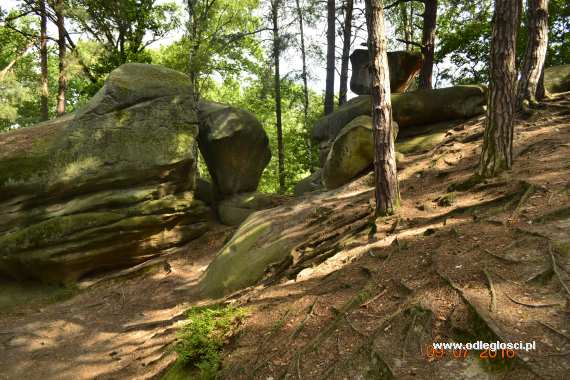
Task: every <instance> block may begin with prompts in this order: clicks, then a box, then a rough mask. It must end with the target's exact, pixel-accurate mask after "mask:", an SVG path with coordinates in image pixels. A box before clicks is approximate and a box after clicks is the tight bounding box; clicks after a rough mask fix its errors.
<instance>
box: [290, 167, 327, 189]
mask: <svg viewBox="0 0 570 380" xmlns="http://www.w3.org/2000/svg"><path fill="white" fill-rule="evenodd" d="M323 163H324V162H323ZM322 188H323V183H322V171H321V169H319V170H316V171H315V172H314V173H313V174H311V175H310V176H308V177H305V178H303V179H302V180H300V181H299V182H298V183H297V184H296V185H295V187H294V188H293V194H294V195H295V196H296V197H299V196H301V195H303V194H306V193H310V192H312V191H317V190H321V189H322Z"/></svg>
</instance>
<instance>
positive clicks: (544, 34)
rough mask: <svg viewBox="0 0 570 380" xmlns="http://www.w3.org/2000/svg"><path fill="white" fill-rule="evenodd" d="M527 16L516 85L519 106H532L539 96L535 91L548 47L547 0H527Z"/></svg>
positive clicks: (537, 89) (537, 87)
mask: <svg viewBox="0 0 570 380" xmlns="http://www.w3.org/2000/svg"><path fill="white" fill-rule="evenodd" d="M527 17H528V40H527V44H526V50H525V55H524V61H523V66H522V70H521V78H520V80H519V85H518V98H517V106H518V107H519V108H524V107H525V105H526V104H527V103H528V105H531V106H532V105H534V104H536V103H537V98H539V97H538V96H537V93H538V92H539V82H540V77H541V73H542V70H543V66H544V62H545V60H546V49H547V47H548V0H528V2H527ZM541 92H542V91H541ZM540 95H542V94H540Z"/></svg>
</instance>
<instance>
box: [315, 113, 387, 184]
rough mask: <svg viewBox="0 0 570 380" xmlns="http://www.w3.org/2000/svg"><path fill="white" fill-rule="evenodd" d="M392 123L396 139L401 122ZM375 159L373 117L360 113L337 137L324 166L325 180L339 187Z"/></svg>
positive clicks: (325, 182) (361, 171) (324, 181)
mask: <svg viewBox="0 0 570 380" xmlns="http://www.w3.org/2000/svg"><path fill="white" fill-rule="evenodd" d="M392 125H393V129H394V132H395V134H394V139H395V138H396V137H397V134H398V125H397V124H396V123H395V122H394V123H393V124H392ZM373 161H374V138H373V135H372V118H371V117H370V116H359V117H357V118H355V119H354V120H352V121H351V122H350V123H348V125H346V126H345V127H344V128H343V129H342V131H341V132H340V133H339V134H338V136H337V137H336V138H335V140H334V142H333V144H332V146H331V149H330V151H329V154H328V156H327V159H326V162H325V165H324V167H323V170H322V182H323V184H324V186H325V188H327V189H336V188H337V187H339V186H341V185H344V184H345V183H348V182H350V181H351V180H353V179H354V178H355V177H356V176H358V175H359V174H361V173H363V172H365V171H366V169H369V168H370V167H371V166H372V163H373Z"/></svg>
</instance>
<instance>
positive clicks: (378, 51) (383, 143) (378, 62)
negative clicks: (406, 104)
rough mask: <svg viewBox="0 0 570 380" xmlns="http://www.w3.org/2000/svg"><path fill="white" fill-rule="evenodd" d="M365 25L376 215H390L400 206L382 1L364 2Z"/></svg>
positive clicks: (369, 0)
mask: <svg viewBox="0 0 570 380" xmlns="http://www.w3.org/2000/svg"><path fill="white" fill-rule="evenodd" d="M366 24H367V25H368V51H369V52H370V79H371V85H370V94H371V97H372V119H373V128H372V131H373V136H374V175H375V184H376V215H378V216H382V215H390V214H393V213H394V211H395V209H396V208H397V207H398V206H399V203H400V191H399V188H398V174H397V171H396V158H395V148H394V139H393V133H394V132H393V129H392V103H391V100H390V73H389V68H388V54H387V48H386V45H387V43H386V36H385V33H386V29H385V24H384V4H383V1H382V0H366Z"/></svg>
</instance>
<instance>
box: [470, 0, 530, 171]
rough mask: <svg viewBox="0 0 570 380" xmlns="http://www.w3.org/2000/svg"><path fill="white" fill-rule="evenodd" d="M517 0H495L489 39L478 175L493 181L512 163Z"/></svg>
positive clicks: (518, 2) (518, 16)
mask: <svg viewBox="0 0 570 380" xmlns="http://www.w3.org/2000/svg"><path fill="white" fill-rule="evenodd" d="M520 11H521V2H520V0H496V1H495V14H494V16H493V28H492V29H493V31H492V37H491V57H490V72H489V74H490V75H489V76H490V81H489V100H488V103H487V120H486V124H485V135H484V139H483V151H482V152H481V163H480V168H479V174H481V175H482V176H483V177H492V176H494V175H496V174H497V173H499V172H500V171H501V170H505V169H510V168H511V167H512V163H513V129H514V110H515V103H516V92H515V91H516V62H515V57H516V42H517V29H518V26H519V23H520Z"/></svg>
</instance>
